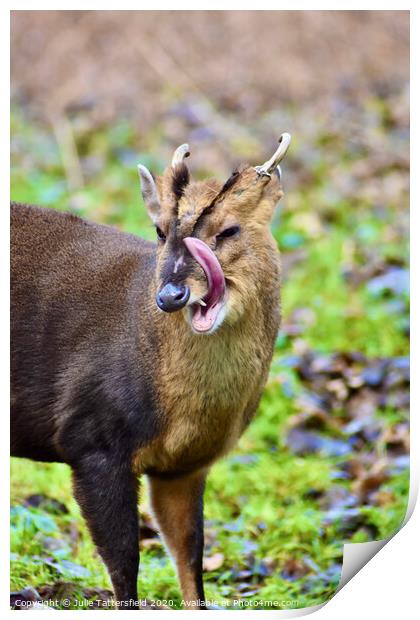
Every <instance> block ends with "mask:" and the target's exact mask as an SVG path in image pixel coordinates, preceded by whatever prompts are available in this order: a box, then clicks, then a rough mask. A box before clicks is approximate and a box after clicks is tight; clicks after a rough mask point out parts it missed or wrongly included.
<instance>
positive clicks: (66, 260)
mask: <svg viewBox="0 0 420 620" xmlns="http://www.w3.org/2000/svg"><path fill="white" fill-rule="evenodd" d="M188 181H189V177H188V175H186V174H184V175H183V177H182V183H180V182H179V183H178V185H177V186H176V188H175V189H176V191H175V189H174V187H173V183H174V182H173V176H172V175H171V174H170V173H169V172H168V173H167V174H166V176H164V177H163V178H161V179H158V181H157V182H158V187H159V192H160V198H161V213H160V220H159V227H160V228H161V229H162V230H163V231H164V232H165V234H166V235H167V237H168V238H167V242H166V243H165V244H162V243H159V244H158V246H156V245H155V244H152V243H148V242H146V241H144V240H142V239H140V238H137V237H136V236H133V235H129V234H125V233H122V232H119V231H117V230H114V229H112V228H109V227H106V226H98V225H95V224H91V223H88V222H86V221H84V220H82V219H80V218H77V217H75V216H73V215H70V214H65V213H59V212H57V211H53V210H48V209H41V208H38V207H32V206H25V205H19V204H13V205H12V238H11V239H12V436H11V444H12V454H13V455H16V456H22V457H28V458H33V459H38V460H44V461H61V462H65V463H68V464H69V465H70V466H71V467H72V469H73V476H74V488H75V495H76V498H77V499H78V501H79V503H80V505H81V508H82V511H83V514H84V516H85V518H86V520H87V522H88V525H89V527H90V530H91V532H92V536H93V538H94V541H95V543H96V544H97V546H98V548H99V551H100V552H101V555H102V557H103V559H104V561H105V562H106V564H107V567H108V570H109V573H110V576H111V579H112V582H113V586H114V590H115V595H116V599H117V600H118V601H120V604H121V605H124V607H123V608H127V609H129V608H132V607H133V606H134V605H135V603H134V602H133V601H135V600H136V599H137V587H136V581H137V571H138V516H137V492H138V490H137V477H138V476H139V475H140V474H146V475H148V476H149V480H150V487H151V496H152V504H153V507H154V511H155V515H156V518H157V520H158V522H159V524H160V527H161V530H162V533H163V535H164V538H165V540H166V542H167V545H168V547H169V549H170V551H171V553H172V555H173V556H174V559H175V561H176V563H177V567H178V573H179V577H180V582H181V587H182V590H183V595H184V598H185V599H186V600H188V601H193V600H198V601H199V603H198V604H199V605H201V606H202V605H203V599H204V590H203V586H202V575H201V563H202V548H203V531H202V521H203V516H202V495H203V490H204V481H205V477H206V473H207V471H208V468H209V466H210V465H211V463H212V462H213V461H214V460H216V459H217V458H218V457H220V456H221V455H222V454H224V453H225V452H226V451H227V450H229V448H231V447H232V445H234V443H235V442H236V440H237V439H238V437H239V436H240V434H241V433H242V431H243V430H244V428H245V427H246V426H247V424H248V423H249V421H250V420H251V418H252V416H253V414H254V412H255V410H256V408H257V405H258V402H259V399H260V396H261V393H262V389H263V386H264V383H265V381H266V377H267V373H268V368H269V364H270V361H271V356H272V351H273V343H274V340H275V336H276V333H277V330H278V326H279V320H280V314H279V260H278V253H277V250H276V246H275V243H274V241H273V239H272V237H271V235H270V233H269V229H268V222H269V219H270V217H271V214H272V210H273V208H274V205H275V203H276V202H277V199H278V198H279V197H280V196H281V189H280V188H279V187H277V186H274V185H273V184H271V183H268V181H267V180H266V179H259V178H257V177H256V174H255V172H254V171H252V169H246V170H244V171H242V172H240V173H237V174H236V176H235V179H234V182H232V183H230V184H228V185H227V186H225V187H224V188H223V187H222V186H221V185H220V184H218V183H217V182H215V181H210V182H206V183H189V184H188ZM181 185H182V191H181V190H180V186H181ZM174 193H175V194H176V195H174ZM211 203H212V209H211V210H210V211H209V212H208V213H207V214H206V213H204V215H203V217H201V218H200V215H202V214H203V212H204V210H205V209H206V207H208V205H209V204H211ZM199 219H200V222H199V226H198V227H197V228H196V229H195V230H194V227H195V226H196V223H197V221H198V220H199ZM232 224H239V225H240V227H241V235H240V239H238V240H237V242H236V243H224V244H220V245H218V241H217V232H218V231H219V230H220V229H222V228H223V227H226V226H228V225H232ZM189 234H196V235H197V236H200V238H201V239H203V240H204V241H205V242H207V243H208V244H209V245H210V247H213V249H214V251H215V252H216V254H217V255H218V258H219V261H220V263H221V265H222V268H223V270H224V273H225V276H226V281H227V286H228V291H229V304H228V313H227V316H226V319H225V321H224V323H223V324H222V325H221V327H220V328H219V329H218V330H217V331H216V332H215V333H214V334H212V335H210V336H206V335H197V334H195V333H193V331H192V330H191V327H190V325H189V323H188V320H187V312H188V309H184V310H183V311H179V312H176V313H173V314H165V313H162V312H161V311H160V310H158V308H157V306H156V303H155V295H156V291H157V288H158V287H159V286H160V285H161V284H162V282H163V281H164V280H165V278H168V277H169V276H170V274H171V273H172V272H173V269H172V266H173V263H174V261H175V259H176V257H177V256H178V255H179V253H180V252H181V251H184V250H185V248H183V244H182V238H183V237H185V236H187V235H189ZM180 273H181V275H180V276H179V277H183V278H184V280H185V282H186V283H187V284H189V286H190V287H191V290H192V292H193V294H194V295H196V297H199V296H201V295H203V294H204V293H205V290H206V280H205V277H204V274H203V272H202V271H201V268H199V267H198V265H196V264H195V263H194V261H191V260H190V257H188V256H187V255H186V254H185V267H184V269H183V270H180Z"/></svg>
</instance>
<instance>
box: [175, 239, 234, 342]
mask: <svg viewBox="0 0 420 620" xmlns="http://www.w3.org/2000/svg"><path fill="white" fill-rule="evenodd" d="M184 243H185V245H186V246H187V249H188V251H189V252H190V254H191V255H192V256H193V258H194V259H195V260H196V261H197V263H198V264H199V265H200V267H201V268H202V269H203V271H204V273H205V274H206V278H207V293H206V295H205V296H204V297H203V299H201V300H199V301H197V302H194V303H192V304H191V305H190V306H189V308H190V318H191V324H192V327H193V329H194V330H195V331H196V332H199V333H206V332H207V333H208V332H211V331H212V330H213V329H214V328H215V327H217V326H218V325H219V324H220V322H219V321H218V318H219V317H220V316H221V311H222V309H223V307H224V306H225V293H226V282H225V276H224V274H223V270H222V268H221V266H220V263H219V261H218V259H217V256H216V255H215V253H214V252H213V251H212V250H211V249H210V248H209V246H208V245H207V244H206V243H204V241H201V240H200V239H197V238H196V237H186V238H185V239H184Z"/></svg>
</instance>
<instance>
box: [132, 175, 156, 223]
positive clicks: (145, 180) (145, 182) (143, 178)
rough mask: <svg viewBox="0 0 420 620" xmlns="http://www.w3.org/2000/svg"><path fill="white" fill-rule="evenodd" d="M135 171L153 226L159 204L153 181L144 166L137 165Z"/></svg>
mask: <svg viewBox="0 0 420 620" xmlns="http://www.w3.org/2000/svg"><path fill="white" fill-rule="evenodd" d="M137 169H138V171H139V177H140V189H141V193H142V196H143V201H144V204H145V207H146V209H147V212H148V214H149V217H150V219H151V220H152V222H153V224H156V223H157V221H158V218H159V215H160V202H159V196H158V191H157V188H156V183H155V180H154V178H153V176H152V174H151V172H149V170H148V169H147V168H146V166H143V165H142V164H139V165H138V166H137Z"/></svg>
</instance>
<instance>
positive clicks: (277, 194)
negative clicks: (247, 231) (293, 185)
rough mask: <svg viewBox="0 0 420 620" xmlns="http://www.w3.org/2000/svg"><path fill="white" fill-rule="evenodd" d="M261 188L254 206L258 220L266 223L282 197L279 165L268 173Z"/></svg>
mask: <svg viewBox="0 0 420 620" xmlns="http://www.w3.org/2000/svg"><path fill="white" fill-rule="evenodd" d="M265 181H266V185H265V187H264V189H263V193H262V196H261V199H260V201H259V203H258V205H257V207H256V210H255V211H256V213H255V215H256V217H257V219H258V220H259V221H260V222H263V223H264V224H268V223H269V222H270V221H271V218H272V217H273V214H274V210H275V208H276V206H277V204H278V202H279V201H280V200H281V199H282V198H283V196H284V192H283V186H282V183H281V171H280V166H277V167H276V169H275V170H273V173H272V174H271V175H270V179H269V180H268V182H267V177H265Z"/></svg>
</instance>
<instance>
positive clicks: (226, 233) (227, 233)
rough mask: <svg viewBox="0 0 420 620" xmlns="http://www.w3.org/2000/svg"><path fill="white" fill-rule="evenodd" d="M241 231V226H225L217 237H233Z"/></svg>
mask: <svg viewBox="0 0 420 620" xmlns="http://www.w3.org/2000/svg"><path fill="white" fill-rule="evenodd" d="M239 231H240V228H239V226H229V228H225V230H222V232H220V233H219V234H218V235H216V239H227V238H228V237H233V236H234V235H237V234H238V232H239Z"/></svg>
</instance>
